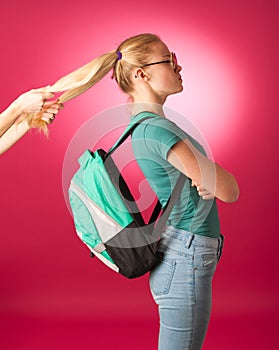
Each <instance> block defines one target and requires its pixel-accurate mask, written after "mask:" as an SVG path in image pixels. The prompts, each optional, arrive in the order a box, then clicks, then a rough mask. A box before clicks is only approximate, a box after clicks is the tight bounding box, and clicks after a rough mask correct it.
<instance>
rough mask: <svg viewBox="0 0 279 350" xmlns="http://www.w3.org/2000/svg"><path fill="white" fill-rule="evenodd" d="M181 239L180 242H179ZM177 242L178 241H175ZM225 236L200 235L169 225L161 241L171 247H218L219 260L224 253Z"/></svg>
mask: <svg viewBox="0 0 279 350" xmlns="http://www.w3.org/2000/svg"><path fill="white" fill-rule="evenodd" d="M179 241H180V243H179ZM175 242H177V243H175ZM223 242H224V236H223V235H220V237H219V238H212V237H207V236H202V235H198V234H195V233H191V232H188V231H186V230H183V229H178V228H175V227H172V226H167V227H166V229H165V231H164V233H163V234H162V238H161V243H162V244H163V245H164V246H166V247H169V248H172V247H178V246H180V247H181V246H182V247H185V248H184V249H186V250H188V249H190V247H191V246H193V247H195V246H196V247H197V246H199V247H206V248H212V249H216V254H217V258H218V261H219V260H220V258H221V255H222V249H223Z"/></svg>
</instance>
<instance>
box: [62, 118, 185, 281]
mask: <svg viewBox="0 0 279 350" xmlns="http://www.w3.org/2000/svg"><path fill="white" fill-rule="evenodd" d="M142 114H144V117H143V118H142V119H140V120H138V121H136V122H134V123H131V124H130V125H129V126H128V128H127V129H126V130H125V131H124V133H123V134H122V136H121V137H120V138H119V139H118V141H117V142H116V143H115V144H114V146H113V147H111V148H110V149H109V150H108V152H105V151H104V150H103V149H97V150H96V151H94V152H92V151H90V150H86V151H85V152H84V153H83V154H82V156H81V157H80V158H79V164H80V167H79V169H78V171H77V172H76V173H75V174H74V176H73V178H72V179H71V183H70V187H69V190H68V192H69V200H70V206H71V210H72V213H73V218H74V224H75V229H76V232H77V234H78V236H79V237H80V239H81V240H82V241H83V242H84V243H85V244H86V245H87V246H88V248H89V249H90V251H91V256H92V257H93V256H96V257H97V258H99V259H100V260H101V261H102V262H103V263H105V264H106V265H107V266H108V267H110V268H111V269H113V270H114V271H116V272H118V273H120V274H121V275H123V276H125V277H127V278H135V277H139V276H142V275H144V274H145V273H146V272H148V271H150V270H151V269H152V268H153V267H155V266H156V265H157V264H158V262H159V261H160V255H159V254H158V252H157V245H158V242H159V239H160V235H161V233H162V231H163V229H164V227H165V224H166V222H167V219H168V217H169V214H170V212H171V210H172V208H173V206H174V204H175V202H176V200H177V198H178V197H179V194H180V192H181V190H182V187H183V185H184V182H185V178H186V177H185V175H183V174H181V175H180V176H179V179H178V181H177V183H176V185H175V187H174V189H173V191H172V193H171V195H170V197H169V199H168V201H167V204H166V205H165V207H164V208H162V207H161V204H160V202H159V200H158V201H157V204H156V205H155V207H154V210H153V212H152V214H151V216H150V219H149V221H148V223H145V221H144V219H143V216H142V214H141V212H140V211H139V208H138V206H137V203H136V201H135V199H134V197H133V195H132V193H131V191H130V189H129V187H128V185H127V183H126V182H125V180H124V178H123V176H122V175H121V173H120V171H119V169H118V168H117V166H116V164H115V162H114V160H113V158H112V153H113V152H114V151H115V150H116V149H117V148H118V147H119V146H120V145H121V144H122V143H123V142H124V141H125V140H126V139H127V138H128V137H129V136H130V135H131V134H132V132H133V131H134V129H135V128H136V127H137V126H138V125H139V124H140V123H141V122H142V121H143V120H146V119H149V118H152V116H148V113H142ZM158 218H159V219H158Z"/></svg>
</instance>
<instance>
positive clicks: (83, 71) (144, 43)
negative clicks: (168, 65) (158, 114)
mask: <svg viewBox="0 0 279 350" xmlns="http://www.w3.org/2000/svg"><path fill="white" fill-rule="evenodd" d="M158 41H161V40H160V38H159V37H158V36H157V35H154V34H140V35H137V36H134V37H131V38H129V39H126V40H125V41H123V42H122V43H121V44H120V45H119V46H118V49H117V50H116V51H110V52H108V53H106V54H103V55H101V56H99V57H96V58H94V59H93V60H92V61H90V62H89V63H87V64H85V65H84V66H82V67H80V68H78V69H77V70H75V71H73V72H71V73H69V74H67V75H65V76H64V77H62V78H60V79H59V80H58V81H57V82H56V83H55V84H53V85H52V86H47V87H45V88H43V89H42V90H43V91H46V92H52V93H59V92H63V93H62V94H61V95H60V97H59V102H61V103H65V102H67V101H69V100H71V99H72V98H74V97H77V96H78V95H80V94H82V93H83V92H85V91H86V90H88V89H89V88H91V87H92V86H93V85H95V84H96V83H97V82H98V81H100V80H101V79H102V78H103V77H104V76H105V75H107V74H108V73H109V71H110V70H111V69H113V77H115V80H116V81H117V83H118V85H119V86H120V88H121V89H122V90H123V91H124V92H126V93H129V92H130V91H131V90H132V87H133V83H132V80H131V69H132V68H133V67H137V66H138V67H140V66H142V65H144V64H145V63H147V59H148V56H149V54H150V52H151V51H152V44H153V43H155V42H158ZM22 119H26V120H27V121H28V124H29V125H32V127H36V128H38V129H40V130H42V131H43V132H44V133H45V134H47V130H48V128H47V124H46V122H44V121H43V120H41V119H37V120H36V121H34V120H33V115H32V114H31V115H30V114H26V115H24V116H23V118H22Z"/></svg>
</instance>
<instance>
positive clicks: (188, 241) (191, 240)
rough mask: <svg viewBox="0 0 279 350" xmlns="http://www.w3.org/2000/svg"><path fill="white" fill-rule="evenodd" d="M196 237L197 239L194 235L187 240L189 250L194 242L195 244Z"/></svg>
mask: <svg viewBox="0 0 279 350" xmlns="http://www.w3.org/2000/svg"><path fill="white" fill-rule="evenodd" d="M194 237H195V235H194V234H192V235H191V236H190V237H189V238H188V240H187V242H186V247H187V248H188V249H189V248H190V247H191V244H192V242H193V239H194Z"/></svg>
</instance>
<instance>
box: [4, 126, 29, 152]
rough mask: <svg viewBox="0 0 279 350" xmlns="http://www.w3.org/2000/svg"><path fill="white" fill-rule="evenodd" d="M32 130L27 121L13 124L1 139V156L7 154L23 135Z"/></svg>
mask: <svg viewBox="0 0 279 350" xmlns="http://www.w3.org/2000/svg"><path fill="white" fill-rule="evenodd" d="M28 130H30V126H29V125H28V123H27V121H23V122H21V123H19V124H13V125H12V126H11V127H10V128H9V129H8V130H7V131H6V132H5V133H4V134H3V135H2V136H1V137H0V154H3V153H4V152H6V151H7V150H8V149H9V148H10V147H11V146H13V145H14V144H15V143H16V142H17V141H18V140H19V139H20V138H21V137H22V136H23V135H25V134H26V133H27V131H28Z"/></svg>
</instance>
